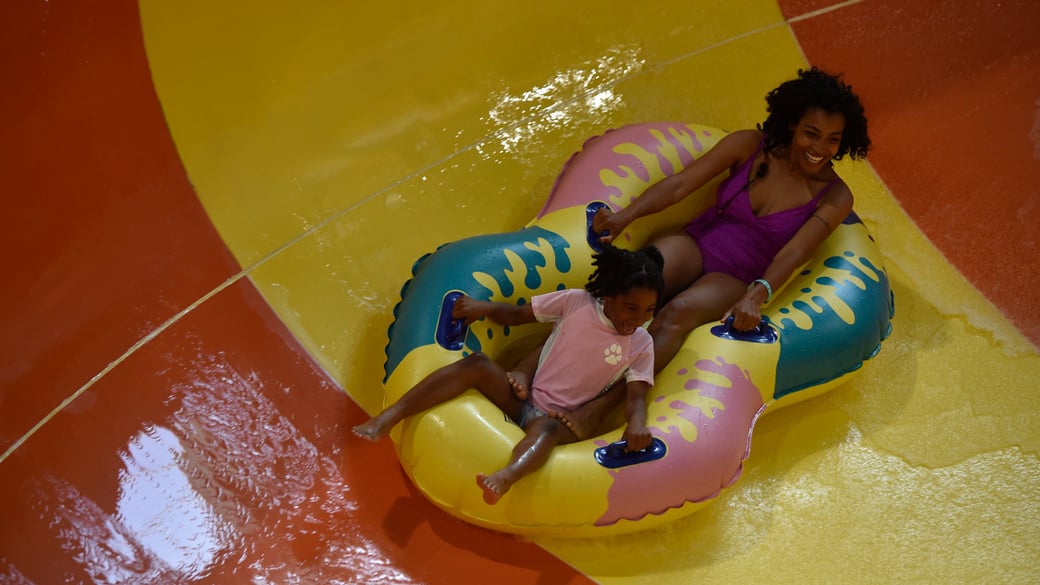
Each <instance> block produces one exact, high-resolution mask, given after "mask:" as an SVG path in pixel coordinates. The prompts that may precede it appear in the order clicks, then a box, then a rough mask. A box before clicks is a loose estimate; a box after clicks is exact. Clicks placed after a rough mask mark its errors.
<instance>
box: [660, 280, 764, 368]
mask: <svg viewBox="0 0 1040 585" xmlns="http://www.w3.org/2000/svg"><path fill="white" fill-rule="evenodd" d="M746 292H747V285H746V284H744V282H742V281H741V280H740V279H738V278H736V277H733V276H730V275H728V274H722V273H721V272H711V273H708V274H705V275H704V276H701V277H700V278H698V279H697V280H696V281H695V282H694V283H693V284H692V285H691V286H690V287H689V288H687V289H686V290H684V291H682V292H680V293H679V294H677V295H675V297H673V298H672V299H671V300H670V301H668V303H667V304H665V306H664V307H663V308H662V309H661V311H660V312H659V313H658V314H657V316H656V317H654V320H653V322H652V323H650V335H651V336H652V337H653V338H654V371H656V372H659V371H661V369H662V368H664V366H666V365H667V364H668V362H670V361H672V358H673V357H675V354H676V353H678V352H679V347H680V346H681V345H682V343H683V341H685V340H686V335H687V334H688V333H689V332H690V331H693V330H694V329H696V328H697V327H700V326H701V325H704V324H705V323H710V322H712V321H718V320H719V319H721V318H722V315H724V314H725V313H726V311H727V310H728V309H729V308H730V307H732V306H733V304H734V303H736V302H737V301H738V300H740V297H742V296H744V294H745V293H746Z"/></svg>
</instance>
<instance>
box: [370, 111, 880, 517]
mask: <svg viewBox="0 0 1040 585" xmlns="http://www.w3.org/2000/svg"><path fill="white" fill-rule="evenodd" d="M722 136H723V132H722V131H720V130H717V129H713V128H709V127H706V126H700V125H695V124H679V123H658V124H640V125H633V126H626V127H624V128H621V129H617V130H612V131H610V132H607V133H606V134H604V135H603V136H600V137H597V138H594V139H592V140H590V141H588V142H587V143H586V144H585V145H584V146H583V148H582V150H581V151H580V152H578V153H577V154H575V155H574V156H573V157H572V158H571V160H570V161H569V162H568V163H567V164H566V165H565V167H564V170H563V172H562V173H561V174H560V176H559V178H558V179H557V182H556V185H555V186H554V188H553V190H552V193H551V194H550V197H549V198H548V200H547V202H546V204H545V206H544V208H543V209H542V211H541V212H540V213H539V214H538V216H537V217H536V218H535V219H534V220H533V221H531V222H530V223H529V224H528V225H527V226H526V227H524V228H523V229H520V230H518V231H515V232H511V233H504V234H496V235H487V236H479V237H474V238H469V239H465V240H461V241H457V242H453V243H450V244H447V245H444V246H442V247H441V248H439V249H438V250H437V251H436V252H434V253H433V254H430V255H427V256H425V257H423V258H421V259H419V260H418V261H417V262H416V263H415V265H414V267H413V278H412V279H411V280H410V281H409V282H408V283H407V284H406V285H405V287H404V289H403V290H402V293H401V295H402V298H401V302H400V303H399V304H398V305H397V307H396V308H395V311H394V313H395V315H394V316H395V319H394V322H393V324H392V325H391V326H390V329H389V331H388V336H389V343H388V345H387V348H386V356H387V360H386V364H385V373H386V377H385V379H384V388H385V391H386V395H385V403H386V404H390V403H392V402H393V401H395V400H397V399H398V398H399V397H400V396H401V395H402V394H404V393H405V392H407V391H408V389H410V388H411V387H412V386H413V385H415V384H416V383H417V382H419V381H420V380H421V379H422V378H423V377H425V376H426V375H427V374H428V373H430V372H431V371H432V370H434V369H436V368H439V367H441V366H443V365H445V364H447V363H451V362H453V361H455V360H458V359H459V358H460V357H462V356H464V355H467V354H469V353H472V352H477V351H481V352H484V353H485V354H488V355H489V356H491V357H492V358H494V359H498V360H500V361H501V362H502V363H504V364H506V365H507V366H508V365H509V364H508V363H507V362H509V361H515V360H516V359H518V358H519V357H521V356H522V355H524V354H525V353H526V352H527V351H530V350H531V348H533V347H534V346H535V345H537V344H538V343H539V342H540V341H541V340H542V339H544V337H545V336H546V335H547V334H548V329H547V328H546V327H547V326H546V325H544V324H532V325H524V326H521V327H513V328H509V327H501V326H498V325H496V324H494V323H492V322H490V320H487V319H485V320H483V321H479V322H477V323H474V324H473V325H471V326H470V327H469V328H462V327H460V326H459V325H458V324H457V323H454V322H452V320H451V318H450V312H451V304H452V303H453V301H454V299H455V298H457V296H458V295H459V294H467V295H470V296H473V297H475V298H480V299H487V300H495V301H503V302H509V303H525V302H528V301H529V299H530V298H531V296H532V295H535V294H539V293H543V292H548V291H552V290H558V289H561V288H580V287H582V286H584V284H585V282H586V281H587V279H588V277H589V274H590V273H591V270H592V266H591V255H592V252H593V250H594V248H595V246H597V245H598V243H597V238H596V237H595V235H594V234H592V233H591V218H592V215H593V214H594V213H595V211H596V210H597V209H598V208H599V207H602V206H604V205H609V206H611V207H613V208H615V209H618V208H621V207H624V206H625V205H627V204H628V203H629V202H630V201H631V200H632V199H633V198H634V197H636V196H638V195H639V194H641V193H642V192H643V191H644V190H645V189H646V188H647V187H649V186H650V185H652V184H653V183H655V182H657V181H659V180H660V179H662V178H663V177H665V176H666V175H669V174H672V173H675V172H678V171H679V170H680V169H681V168H683V167H684V166H685V165H687V164H689V163H690V162H691V161H693V160H694V159H695V158H696V157H697V156H699V155H700V154H701V153H703V152H705V151H707V150H708V149H709V148H711V146H713V145H714V144H715V143H716V142H717V141H718V140H719V139H720V138H721V137H722ZM716 185H717V184H716V183H712V184H709V185H706V186H705V187H704V188H702V189H701V190H699V191H698V192H697V193H695V194H693V195H692V196H690V197H688V198H687V199H686V200H685V201H683V202H682V203H680V204H678V205H676V206H673V207H672V208H670V209H668V210H666V211H665V212H663V213H660V214H657V215H655V216H653V217H648V218H643V219H641V220H638V221H637V222H635V223H633V224H632V225H631V226H630V227H629V229H628V230H626V232H625V233H624V234H622V236H621V237H620V238H618V239H617V240H615V242H614V243H615V245H619V246H622V247H627V248H633V249H634V248H637V247H640V246H642V245H643V244H645V242H646V241H647V240H649V239H650V237H651V236H652V235H653V234H654V233H655V232H656V231H658V230H660V229H663V228H668V227H674V226H679V225H683V224H685V223H686V222H687V221H688V220H689V219H690V218H692V217H693V216H694V215H695V214H696V213H697V212H699V211H700V210H702V209H705V208H707V206H708V205H709V204H710V203H711V202H712V200H713V198H714V196H715V188H716ZM893 311H894V309H893V300H892V295H891V292H890V289H889V282H888V277H887V274H886V273H885V270H884V268H883V262H882V258H881V255H880V252H879V251H878V248H877V246H876V245H875V242H874V241H873V239H872V237H871V236H870V234H869V233H868V231H867V228H866V226H864V224H863V222H862V221H860V220H859V218H858V217H857V216H856V215H855V214H854V213H853V214H850V216H849V217H848V218H847V219H846V220H845V222H844V223H843V224H842V225H841V226H839V227H838V228H837V229H836V230H835V231H834V233H833V234H832V235H831V236H830V237H829V238H828V239H827V240H826V241H825V242H824V243H823V244H822V245H821V247H820V249H819V250H818V253H817V254H816V256H815V257H814V258H813V259H812V260H811V261H810V262H808V263H807V264H806V266H804V268H803V269H802V270H801V271H800V272H799V273H797V274H796V275H795V276H793V277H792V278H791V279H790V281H789V282H787V283H786V284H784V285H783V286H781V287H778V290H777V291H775V294H774V296H773V299H772V301H771V303H769V304H768V305H767V306H766V307H764V308H763V316H764V317H765V321H764V324H763V325H762V326H760V327H759V329H758V330H756V331H754V332H750V333H748V334H744V333H738V332H735V331H731V330H729V329H728V328H727V327H726V326H725V325H721V324H716V323H712V324H708V325H704V326H702V327H700V328H698V329H696V330H694V331H693V332H691V334H690V335H689V337H688V338H687V341H686V342H685V344H684V345H683V347H682V348H681V350H680V351H679V353H678V354H677V355H676V357H675V358H674V359H673V360H672V362H671V363H670V364H669V365H668V366H667V367H666V369H665V370H663V371H662V372H661V373H660V374H659V375H658V376H657V379H656V383H655V386H654V388H653V391H652V394H651V397H650V398H649V417H648V423H649V426H650V427H651V431H652V432H653V434H654V437H655V441H654V446H653V447H651V449H649V450H647V451H646V452H644V453H641V454H638V455H636V456H630V455H626V454H624V453H623V452H622V451H621V450H620V449H618V447H617V446H616V445H614V444H613V443H614V442H615V441H617V440H618V439H619V438H620V436H621V431H622V429H621V428H620V427H619V428H618V429H617V430H615V431H613V432H610V433H607V434H604V435H603V436H600V437H596V438H593V439H590V440H587V441H582V442H578V443H574V444H570V445H564V446H560V447H557V449H556V450H555V451H554V453H553V455H552V456H551V458H550V460H549V462H548V463H547V464H546V465H545V466H544V467H543V468H542V469H540V470H538V471H537V472H535V473H534V474H532V475H530V476H528V477H526V478H524V479H523V480H521V481H520V482H518V483H517V484H516V485H515V486H513V488H512V489H511V490H510V491H509V492H508V493H507V494H506V495H505V496H504V497H503V498H502V499H501V500H500V501H499V502H498V504H496V505H494V506H490V505H488V504H486V503H485V502H484V501H483V499H482V497H481V490H480V489H479V488H477V486H476V485H475V483H474V477H475V476H476V475H477V474H478V473H487V472H490V471H493V470H495V469H498V468H499V467H501V466H502V465H503V464H504V463H505V462H506V461H507V460H508V458H509V454H510V451H511V450H512V448H513V446H514V445H515V444H516V443H517V442H518V441H519V440H520V438H521V437H522V435H523V431H522V430H521V429H520V428H519V427H517V426H516V425H515V424H513V423H512V422H511V421H509V420H508V419H506V417H505V416H504V415H503V414H502V412H501V411H499V410H498V409H497V408H496V407H495V406H494V405H493V404H492V403H491V402H490V401H488V400H487V399H485V398H484V397H483V396H481V395H480V394H479V393H478V392H476V391H475V390H471V391H468V392H466V393H465V394H463V395H462V396H460V397H459V398H457V399H455V400H453V401H450V402H448V403H446V404H443V405H440V406H438V407H435V408H433V409H430V410H428V411H426V412H424V413H422V414H420V415H416V416H414V417H411V418H409V419H407V420H405V421H404V422H403V423H401V424H400V425H398V426H397V427H396V428H395V429H394V430H393V431H392V432H391V438H392V439H393V441H394V443H395V446H396V449H397V453H398V456H399V458H400V461H401V465H402V466H403V467H404V469H405V470H406V472H407V473H408V475H409V477H410V478H411V479H412V481H413V482H414V483H415V485H416V487H417V488H418V489H419V490H420V491H421V492H422V493H423V494H424V495H425V496H426V497H427V498H429V499H430V500H431V501H432V502H433V503H434V504H436V505H437V506H439V507H441V508H442V509H444V510H445V511H447V512H449V513H450V514H452V515H454V516H457V517H459V518H461V519H463V520H465V521H467V522H471V523H474V524H477V525H480V526H484V527H488V528H491V529H494V530H500V531H505V532H513V533H521V534H536V533H551V534H553V535H554V536H591V535H600V534H616V533H622V532H629V531H635V530H641V529H645V528H652V527H655V526H659V525H662V524H665V523H668V522H671V521H673V520H675V519H677V518H680V517H682V516H685V515H687V514H690V513H692V512H694V511H696V510H697V509H698V508H699V507H701V506H702V505H703V504H704V503H706V502H708V501H710V500H711V499H712V498H714V497H715V496H717V495H718V494H719V493H720V491H721V490H723V489H725V488H726V487H728V486H730V485H731V484H733V482H735V481H736V480H737V479H738V478H739V477H740V473H741V469H742V464H743V461H744V460H745V459H746V458H747V455H748V452H749V448H750V442H751V437H752V431H753V428H754V425H755V421H756V419H757V418H758V417H759V416H760V415H761V414H762V413H763V412H765V411H766V410H769V409H774V408H777V407H779V406H783V405H785V404H789V403H792V402H796V401H799V400H803V399H806V398H809V397H811V396H815V395H817V394H820V393H822V392H824V391H826V390H829V389H831V388H833V387H834V386H836V385H838V384H840V383H842V382H843V381H845V380H846V379H847V378H848V377H849V376H850V375H854V374H855V372H856V371H857V370H858V369H859V368H860V367H861V366H862V365H863V362H864V361H865V360H868V359H870V358H871V357H873V356H874V355H875V354H877V352H878V351H879V350H880V347H881V342H882V340H884V339H885V338H886V337H887V336H888V334H889V332H890V330H891V324H890V319H891V317H892V315H893Z"/></svg>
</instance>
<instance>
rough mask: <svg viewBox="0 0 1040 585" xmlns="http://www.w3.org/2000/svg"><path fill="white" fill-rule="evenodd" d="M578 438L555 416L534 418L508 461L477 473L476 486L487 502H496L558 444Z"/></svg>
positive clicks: (536, 467)
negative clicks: (484, 472) (497, 467)
mask: <svg viewBox="0 0 1040 585" xmlns="http://www.w3.org/2000/svg"><path fill="white" fill-rule="evenodd" d="M577 440H578V438H577V437H576V436H575V435H574V433H572V432H570V430H568V429H567V427H565V426H564V425H563V424H561V423H560V421H558V420H556V419H553V418H549V417H545V416H542V417H538V418H536V419H534V420H532V421H531V422H530V423H528V425H527V429H526V434H525V435H524V438H523V439H521V440H520V442H519V443H517V444H516V446H515V447H513V453H512V455H511V456H510V459H509V463H507V464H506V466H505V467H503V468H502V469H500V470H498V471H496V472H494V473H492V474H491V475H484V474H479V475H477V485H478V486H480V489H482V490H483V491H484V501H485V502H487V503H488V504H495V503H497V502H498V500H499V498H501V497H502V496H503V495H504V494H505V493H506V492H508V491H509V488H511V487H513V484H515V483H516V482H518V481H520V479H521V478H523V477H524V476H526V475H529V474H530V473H531V472H533V471H535V470H536V469H538V468H539V467H541V466H543V465H545V462H546V461H547V460H548V459H549V454H550V453H552V450H553V448H554V447H555V446H556V445H562V444H564V443H573V442H574V441H577Z"/></svg>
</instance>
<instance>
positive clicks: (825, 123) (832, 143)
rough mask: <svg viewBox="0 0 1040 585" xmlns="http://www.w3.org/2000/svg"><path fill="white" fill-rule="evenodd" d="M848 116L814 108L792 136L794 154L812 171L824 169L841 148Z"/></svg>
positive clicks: (799, 123)
mask: <svg viewBox="0 0 1040 585" xmlns="http://www.w3.org/2000/svg"><path fill="white" fill-rule="evenodd" d="M844 131H845V116H843V115H842V114H837V113H830V112H827V111H825V110H821V109H820V108H812V109H810V110H809V111H807V112H806V113H805V115H803V116H802V118H801V120H798V124H797V125H796V126H795V127H794V129H793V131H792V133H793V135H794V136H793V138H792V139H791V157H792V160H793V161H796V162H797V163H798V164H799V165H801V166H802V167H803V168H804V169H805V170H806V171H808V172H809V173H810V174H815V173H817V172H819V171H820V169H822V168H823V166H824V165H826V164H827V163H828V162H830V160H831V159H832V158H833V157H834V155H836V154H838V149H839V148H840V147H841V135H842V132H844Z"/></svg>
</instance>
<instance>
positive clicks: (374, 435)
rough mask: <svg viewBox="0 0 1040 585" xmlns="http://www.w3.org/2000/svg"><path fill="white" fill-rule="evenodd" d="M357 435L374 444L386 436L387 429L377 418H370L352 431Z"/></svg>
mask: <svg viewBox="0 0 1040 585" xmlns="http://www.w3.org/2000/svg"><path fill="white" fill-rule="evenodd" d="M350 430H351V432H353V433H354V434H355V435H357V436H359V437H361V438H362V439H366V440H369V441H372V442H376V441H378V440H379V439H382V438H383V437H385V436H386V429H384V428H383V426H382V425H381V424H380V422H379V420H378V419H377V418H370V419H368V421H366V422H363V423H361V424H359V425H357V426H356V427H354V428H352V429H350Z"/></svg>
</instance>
